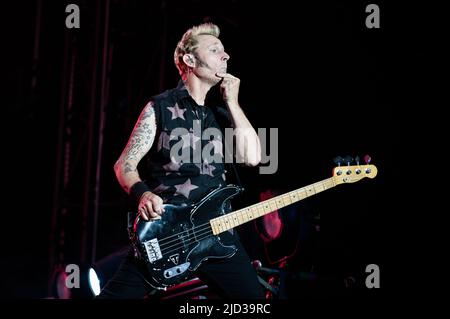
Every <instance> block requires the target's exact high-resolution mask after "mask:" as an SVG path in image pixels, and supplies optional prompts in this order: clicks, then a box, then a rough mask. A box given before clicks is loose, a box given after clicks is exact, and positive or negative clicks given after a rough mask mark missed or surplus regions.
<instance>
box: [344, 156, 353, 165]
mask: <svg viewBox="0 0 450 319" xmlns="http://www.w3.org/2000/svg"><path fill="white" fill-rule="evenodd" d="M344 162H345V163H347V165H348V166H350V164H351V163H352V162H353V157H351V156H346V157H345V158H344Z"/></svg>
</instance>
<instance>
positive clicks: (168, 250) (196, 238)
mask: <svg viewBox="0 0 450 319" xmlns="http://www.w3.org/2000/svg"><path fill="white" fill-rule="evenodd" d="M205 235H206V236H205ZM202 236H203V237H202ZM211 236H214V234H213V233H212V232H211V228H210V229H206V231H204V232H202V233H200V234H198V235H197V236H193V238H190V239H188V240H187V241H186V244H188V245H190V244H192V243H194V242H195V241H201V240H203V239H206V238H208V237H211ZM184 245H185V243H179V244H175V245H173V246H170V247H166V248H165V249H162V250H161V255H162V256H164V255H168V254H171V253H172V252H175V251H178V250H180V249H181V248H183V246H184Z"/></svg>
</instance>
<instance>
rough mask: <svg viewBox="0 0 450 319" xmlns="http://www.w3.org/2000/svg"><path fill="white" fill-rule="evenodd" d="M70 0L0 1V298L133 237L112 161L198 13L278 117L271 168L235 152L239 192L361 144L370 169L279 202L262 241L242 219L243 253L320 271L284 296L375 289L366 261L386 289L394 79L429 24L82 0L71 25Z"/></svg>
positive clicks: (34, 287) (232, 66) (243, 94)
mask: <svg viewBox="0 0 450 319" xmlns="http://www.w3.org/2000/svg"><path fill="white" fill-rule="evenodd" d="M69 3H71V2H69V1H17V2H14V3H12V2H9V3H8V4H7V9H6V10H5V11H4V17H3V18H2V19H3V22H6V25H7V26H6V27H5V28H3V31H4V32H3V33H4V34H5V37H4V38H3V39H2V41H3V43H4V47H3V50H2V51H3V53H4V54H5V53H6V57H5V58H3V62H6V63H5V68H4V70H6V74H5V73H4V76H5V78H6V79H7V81H5V84H4V86H3V87H4V88H6V94H4V95H3V109H4V110H6V114H7V116H6V117H2V119H3V123H4V125H3V127H4V128H7V132H5V134H4V135H3V136H5V137H6V141H5V144H4V150H6V151H5V154H6V155H7V156H6V157H4V158H5V159H6V165H5V166H4V170H5V171H7V174H6V175H5V177H4V178H5V181H4V187H5V188H7V192H6V200H5V201H7V202H10V203H11V204H12V205H11V206H9V207H12V208H9V209H6V207H5V208H4V209H3V213H4V216H6V217H5V219H4V221H3V222H2V225H3V229H4V231H3V232H2V236H3V237H4V240H3V245H2V246H3V249H2V255H3V256H2V258H1V267H2V269H3V272H2V273H3V275H4V276H3V278H2V281H1V282H2V283H1V284H2V287H1V295H2V297H6V298H47V297H54V295H53V294H52V289H51V276H52V274H53V272H54V270H55V268H57V266H58V265H61V264H66V263H76V264H79V265H84V264H89V263H92V262H94V261H97V260H100V259H102V258H104V257H106V256H108V255H110V254H112V253H114V252H116V251H118V250H120V249H122V248H123V247H124V246H126V245H127V243H128V239H127V233H126V212H127V210H129V209H130V203H129V201H128V199H127V196H126V195H125V193H124V192H123V191H122V190H121V188H120V187H119V184H118V183H117V181H116V179H115V176H114V172H113V164H114V162H115V161H116V160H117V158H118V156H119V155H120V152H121V151H122V149H123V147H124V145H125V143H126V141H127V139H128V136H129V134H130V132H131V130H132V128H133V125H134V122H135V121H136V119H137V116H138V114H139V112H140V111H141V109H142V107H143V106H144V105H145V103H146V101H148V99H149V98H150V97H151V96H152V95H155V94H158V93H160V92H162V91H163V90H165V89H169V88H172V87H174V86H175V85H176V84H177V81H178V73H177V71H176V68H175V66H174V65H173V50H174V47H175V45H176V43H177V41H178V40H179V38H180V37H181V35H182V34H183V32H184V31H185V30H186V29H187V28H188V27H190V26H191V25H194V24H199V23H202V22H205V21H211V22H214V23H216V24H217V25H219V27H220V28H221V31H222V33H221V40H222V42H223V43H224V45H225V49H226V51H227V52H228V53H229V54H230V55H231V60H230V62H229V72H230V73H232V74H234V75H236V76H238V77H239V78H240V79H241V88H240V104H241V106H242V108H243V109H244V110H245V112H246V114H247V116H248V118H249V119H250V121H251V122H252V123H253V125H254V127H256V128H258V127H259V128H271V127H272V128H278V150H279V154H278V163H279V165H278V166H279V167H278V170H277V172H276V173H275V174H272V175H261V174H259V173H258V168H243V167H238V170H239V174H240V177H241V179H242V183H243V185H244V186H245V187H246V193H245V194H244V195H243V196H242V197H241V198H239V199H238V200H237V201H236V202H235V203H234V204H235V206H236V207H240V206H243V205H246V204H251V203H254V202H256V201H257V200H258V199H259V194H260V193H261V192H264V191H267V190H272V191H274V192H284V191H289V190H293V189H296V188H299V187H302V186H306V185H308V184H311V183H313V182H316V181H319V180H322V179H325V178H327V177H329V176H330V174H331V170H332V168H333V167H334V166H335V164H334V163H333V158H334V157H336V156H338V155H340V156H346V155H350V156H353V157H354V156H357V155H358V156H359V157H361V158H362V157H363V156H364V155H366V154H369V155H370V156H371V157H372V164H375V165H376V166H377V167H378V169H379V173H378V176H377V177H376V178H375V179H373V180H369V179H365V180H362V181H360V182H358V183H355V184H350V185H343V186H339V187H337V188H334V189H331V190H329V191H327V192H324V193H321V194H319V195H317V196H315V197H311V198H309V199H306V200H305V201H303V202H301V203H300V204H298V205H295V206H294V207H293V208H290V209H286V210H285V211H283V212H282V213H281V215H282V219H283V221H284V222H285V226H284V231H285V232H284V233H283V235H282V236H281V237H280V238H279V239H277V240H275V242H272V243H270V244H267V245H266V247H265V243H264V242H263V241H262V240H261V238H260V236H259V235H258V232H257V230H256V227H257V226H258V225H259V224H258V223H253V222H252V223H248V224H246V225H243V226H242V227H241V228H239V234H240V235H241V237H242V240H243V242H244V244H245V246H246V247H247V249H248V251H249V253H250V255H251V257H252V258H254V259H259V260H261V262H262V263H263V265H265V266H267V267H277V266H279V263H277V262H276V261H277V260H279V259H281V258H282V257H283V256H290V255H292V256H291V257H290V258H288V260H287V267H288V268H287V269H289V270H290V271H292V272H298V273H300V272H305V273H314V274H315V275H317V276H318V277H317V278H318V279H315V280H312V282H306V283H305V282H304V281H302V280H301V279H298V278H297V277H296V278H297V279H295V280H291V281H290V282H291V286H290V287H288V288H287V290H286V291H287V297H288V298H297V297H302V296H308V295H314V296H319V297H322V296H330V295H331V296H333V295H348V294H353V293H357V294H362V295H366V294H367V295H371V294H376V293H378V292H376V291H374V290H369V289H367V288H366V287H365V284H364V280H365V278H366V276H367V274H366V272H365V268H366V266H367V265H369V264H377V265H378V266H379V267H380V271H381V286H382V288H380V289H381V291H383V289H385V291H386V290H388V289H389V287H390V286H391V285H393V281H390V279H391V278H392V277H393V275H394V274H393V271H394V270H393V269H394V268H393V265H392V263H391V259H390V257H391V256H392V253H393V252H396V250H394V249H393V248H392V247H393V246H396V245H397V241H396V238H398V237H401V236H400V235H399V234H400V233H401V229H398V228H396V227H394V226H395V225H394V219H395V218H396V216H395V215H396V213H397V212H396V211H395V209H394V208H393V206H391V205H390V202H392V194H393V193H392V191H393V188H394V186H393V185H394V178H393V174H394V172H393V171H394V170H395V167H394V163H393V152H394V149H396V147H397V146H398V145H399V144H402V139H403V138H404V136H405V135H404V134H405V133H404V132H403V131H402V129H401V126H400V124H399V122H398V116H397V115H398V114H400V113H401V109H402V107H401V106H400V105H399V104H398V100H396V99H395V98H394V97H393V93H394V92H395V93H400V94H401V87H400V84H399V83H400V81H401V80H400V79H403V78H404V77H408V72H411V71H410V69H409V68H408V66H409V65H410V62H411V61H413V60H414V59H419V60H420V59H421V56H422V51H421V49H420V47H418V48H415V50H410V51H408V52H409V54H408V55H407V56H406V55H405V54H404V53H405V51H406V50H405V48H408V45H409V42H408V41H409V40H410V37H411V36H412V34H414V36H418V37H421V36H422V34H421V30H420V28H419V27H417V26H416V27H413V29H410V28H409V29H408V28H404V27H402V26H401V25H400V24H399V23H397V20H396V19H397V17H398V14H399V10H398V8H394V7H393V5H390V4H389V3H385V2H377V4H378V5H379V6H380V9H381V28H380V29H367V28H366V27H365V19H366V16H367V13H366V12H365V8H366V6H367V5H368V4H369V3H370V2H367V1H329V2H328V1H302V2H299V3H295V4H294V2H282V1H277V2H271V3H262V2H253V1H238V0H234V1H231V0H226V1H201V0H198V1H194V0H189V1H183V2H175V1H120V0H116V1H101V2H97V1H75V2H73V3H76V4H77V5H79V7H80V11H81V25H80V28H79V29H67V28H66V27H65V19H66V16H67V15H68V13H66V12H65V8H66V6H67V5H68V4H69ZM406 9H407V8H406ZM417 68H419V67H417ZM416 71H419V72H420V71H421V70H420V69H418V70H417V69H416ZM410 89H412V90H413V91H414V89H415V88H414V86H413V87H411V88H410ZM216 93H217V92H216ZM361 161H362V160H361ZM229 177H230V178H231V179H232V178H233V175H232V174H231V172H230V176H229ZM259 226H261V225H259ZM394 254H395V253H394ZM300 277H301V276H300ZM322 279H323V280H322ZM346 284H348V285H349V287H348V288H346V287H345V285H346Z"/></svg>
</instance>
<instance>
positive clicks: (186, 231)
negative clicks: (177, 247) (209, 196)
mask: <svg viewBox="0 0 450 319" xmlns="http://www.w3.org/2000/svg"><path fill="white" fill-rule="evenodd" d="M230 214H231V213H229V214H227V215H225V216H227V217H228V215H230ZM225 216H221V217H225ZM237 218H238V217H235V218H234V220H238V219H237ZM250 218H253V216H250ZM238 221H239V220H238ZM225 223H228V222H227V221H225V222H224V223H223V224H225ZM239 225H240V224H239ZM239 225H235V226H233V227H236V226H239ZM205 226H206V227H207V228H208V227H209V228H211V226H210V223H209V222H208V223H205V224H201V225H198V226H195V227H193V228H190V229H187V230H185V231H182V232H179V233H177V234H174V235H171V236H168V237H164V238H162V239H161V240H159V243H160V244H159V245H160V246H161V247H162V246H165V245H168V244H170V243H172V242H174V241H177V240H178V239H179V238H178V237H177V238H174V239H172V240H169V241H167V239H169V238H171V237H174V236H179V235H180V234H183V233H188V234H187V235H189V232H190V231H192V232H194V233H196V232H199V231H202V230H203V229H204V227H205ZM220 226H221V224H218V227H220ZM183 237H184V236H183Z"/></svg>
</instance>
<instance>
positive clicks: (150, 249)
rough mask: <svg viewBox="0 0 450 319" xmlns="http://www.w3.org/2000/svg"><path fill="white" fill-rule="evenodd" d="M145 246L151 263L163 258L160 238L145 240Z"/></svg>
mask: <svg viewBox="0 0 450 319" xmlns="http://www.w3.org/2000/svg"><path fill="white" fill-rule="evenodd" d="M144 247H145V251H146V252H147V258H148V260H149V261H150V262H151V263H153V262H154V261H156V260H158V259H161V258H162V254H161V249H160V248H159V243H158V239H156V238H153V239H150V240H148V241H146V242H144Z"/></svg>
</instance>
